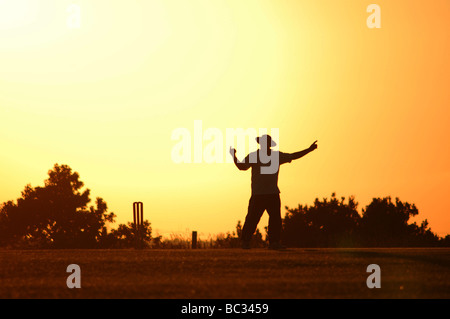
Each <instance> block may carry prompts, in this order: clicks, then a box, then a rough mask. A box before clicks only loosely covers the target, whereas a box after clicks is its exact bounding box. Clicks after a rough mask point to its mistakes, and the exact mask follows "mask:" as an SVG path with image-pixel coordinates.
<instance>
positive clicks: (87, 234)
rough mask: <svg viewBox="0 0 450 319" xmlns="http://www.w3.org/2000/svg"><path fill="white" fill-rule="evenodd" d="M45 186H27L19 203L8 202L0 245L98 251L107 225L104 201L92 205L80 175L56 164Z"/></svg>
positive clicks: (0, 221)
mask: <svg viewBox="0 0 450 319" xmlns="http://www.w3.org/2000/svg"><path fill="white" fill-rule="evenodd" d="M48 175H49V177H48V179H46V180H45V184H44V185H45V186H44V187H34V188H33V187H32V186H31V185H27V186H26V187H25V189H24V191H23V192H22V197H21V198H19V199H17V202H16V203H14V202H13V201H9V202H6V203H4V204H3V205H2V207H1V210H0V245H2V246H12V247H35V248H94V247H96V246H97V243H98V241H99V240H100V238H101V236H102V235H104V232H103V229H104V228H105V225H106V223H107V222H111V223H112V222H114V217H115V215H114V214H113V213H108V212H107V205H106V203H105V201H104V200H103V199H102V198H100V197H99V198H97V199H96V203H95V206H88V205H89V203H90V201H91V200H90V198H89V193H90V191H89V189H84V190H82V188H83V186H84V184H83V182H82V181H80V179H79V175H78V173H77V172H72V169H71V168H70V167H69V166H67V165H58V164H55V165H54V167H53V169H52V170H50V171H49V172H48Z"/></svg>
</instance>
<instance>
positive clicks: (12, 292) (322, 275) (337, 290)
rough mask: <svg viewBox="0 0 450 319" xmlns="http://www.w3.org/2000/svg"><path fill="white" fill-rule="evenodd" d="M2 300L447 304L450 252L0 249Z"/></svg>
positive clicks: (449, 279)
mask: <svg viewBox="0 0 450 319" xmlns="http://www.w3.org/2000/svg"><path fill="white" fill-rule="evenodd" d="M69 264H78V265H79V266H80V267H81V289H69V288H67V285H66V279H67V277H68V276H69V275H70V273H67V272H66V269H67V266H68V265H69ZM369 264H378V265H379V266H380V267H381V288H379V289H376V288H374V289H369V288H368V287H367V285H366V279H367V277H368V276H369V275H370V273H367V272H366V269H367V266H368V265H369ZM0 298H2V299H5V298H180V299H181V298H182V299H191V298H206V299H210V298H214V299H216V298H227V299H230V298H231V299H241V298H246V299H249V298H251V299H260V298H268V299H272V298H276V299H285V298H294V299H299V298H302V299H303V298H357V299H360V298H364V299H365V298H445V299H448V298H450V249H448V248H420V249H417V248H407V249H403V248H393V249H288V250H286V251H269V250H267V249H252V250H241V249H199V250H38V251H33V250H18V251H17V250H0Z"/></svg>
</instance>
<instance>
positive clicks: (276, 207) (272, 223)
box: [242, 194, 281, 244]
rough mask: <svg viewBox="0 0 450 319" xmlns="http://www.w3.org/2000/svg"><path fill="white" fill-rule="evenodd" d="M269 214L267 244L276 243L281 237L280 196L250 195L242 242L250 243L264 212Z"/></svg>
mask: <svg viewBox="0 0 450 319" xmlns="http://www.w3.org/2000/svg"><path fill="white" fill-rule="evenodd" d="M265 210H267V213H268V214H269V231H268V235H269V242H270V243H272V244H273V243H278V242H279V241H280V237H281V201H280V194H261V195H259V194H258V195H252V196H251V197H250V201H249V203H248V213H247V216H246V217H245V223H244V227H243V228H242V240H243V241H250V240H251V238H252V236H253V234H254V233H255V230H256V227H257V226H258V223H259V220H260V219H261V216H262V214H263V213H264V211H265Z"/></svg>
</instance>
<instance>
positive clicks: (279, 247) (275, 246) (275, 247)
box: [269, 242, 286, 250]
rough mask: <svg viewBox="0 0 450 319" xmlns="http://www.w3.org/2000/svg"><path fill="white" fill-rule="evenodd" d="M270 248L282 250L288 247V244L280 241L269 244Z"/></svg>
mask: <svg viewBox="0 0 450 319" xmlns="http://www.w3.org/2000/svg"><path fill="white" fill-rule="evenodd" d="M269 249H273V250H282V249H286V246H284V245H282V244H280V243H279V242H276V243H271V244H269Z"/></svg>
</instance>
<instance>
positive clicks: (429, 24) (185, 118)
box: [0, 0, 450, 238]
mask: <svg viewBox="0 0 450 319" xmlns="http://www.w3.org/2000/svg"><path fill="white" fill-rule="evenodd" d="M373 2H375V3H377V4H378V5H379V6H380V8H381V28H380V29H369V28H368V27H367V25H366V19H367V17H368V16H369V13H367V12H366V8H367V6H368V5H369V4H370V3H373ZM373 2H370V1H357V0H353V1H349V0H348V1H332V0H320V1H299V0H295V1H294V0H292V1H282V2H280V1H260V0H248V1H237V0H232V1H219V0H217V1H200V0H192V1H189V2H187V1H182V0H178V1H175V0H173V1H170V0H169V1H162V0H155V1H153V0H145V1H144V0H142V1H131V2H130V1H129V2H126V1H106V0H95V1H92V0H91V1H87V0H77V1H75V0H73V1H71V0H67V1H62V0H53V1H51V0H45V1H44V0H0V134H1V135H0V136H1V140H0V146H1V150H2V153H1V156H0V202H4V201H7V200H11V199H16V198H17V197H19V196H20V192H21V191H22V190H23V187H24V186H25V185H26V184H28V183H31V184H32V185H33V186H37V185H42V184H43V181H44V179H45V178H46V176H47V175H46V174H47V171H48V170H49V169H51V168H52V166H53V164H54V163H60V164H68V165H69V166H71V167H72V168H73V169H74V170H75V171H77V172H79V173H80V175H81V180H82V181H84V182H85V184H86V186H87V187H88V188H90V189H91V194H92V198H94V197H95V196H101V197H103V198H104V199H105V201H106V202H107V203H108V206H109V208H110V211H113V212H115V213H116V215H117V222H118V223H124V222H127V221H130V220H131V219H132V202H133V201H138V200H139V201H143V202H144V210H145V217H146V218H147V219H149V220H150V221H151V223H152V226H153V229H154V231H155V232H157V233H159V234H170V233H179V232H186V233H187V232H189V231H191V230H198V231H199V235H200V238H202V236H203V237H206V236H208V234H217V233H220V232H227V231H231V230H234V227H235V225H236V222H237V220H238V219H240V220H241V221H243V220H244V218H245V214H246V209H247V204H248V199H249V196H250V172H240V171H238V170H237V169H236V168H235V167H234V165H233V164H230V163H214V164H207V163H200V164H176V163H174V162H173V161H172V159H171V151H172V148H173V147H174V145H175V144H176V142H175V141H173V140H172V139H171V136H172V132H173V131H174V130H175V129H177V128H182V127H184V128H187V129H188V130H191V132H192V133H193V129H194V121H195V120H201V121H202V123H203V128H204V130H206V129H207V128H217V129H219V130H221V131H222V132H223V134H224V135H225V130H226V128H244V129H247V128H255V129H259V128H267V129H268V130H269V132H270V129H271V128H277V129H279V136H280V150H281V151H285V152H294V151H298V150H302V149H304V148H306V147H308V146H309V145H310V144H311V143H312V142H313V141H314V140H316V139H317V140H319V149H318V150H317V151H316V152H314V153H312V154H310V155H308V156H307V157H305V158H303V159H300V160H299V161H297V162H295V163H292V164H289V165H285V166H283V167H282V168H281V171H280V179H279V186H280V189H281V198H282V205H283V206H284V205H288V206H291V207H293V206H296V205H297V204H298V203H302V204H311V203H312V202H313V201H314V198H316V197H319V198H322V197H329V196H330V195H331V193H332V192H336V193H337V195H338V196H349V195H354V196H355V197H356V200H357V201H358V202H359V203H360V206H359V207H360V208H362V207H365V206H366V205H367V204H369V203H370V201H371V198H372V197H381V196H388V195H390V196H392V197H399V198H400V199H401V200H402V201H408V202H411V203H415V204H416V205H417V207H418V208H419V212H420V214H419V216H418V218H417V220H418V221H421V220H423V219H428V221H429V223H430V227H431V229H432V230H433V231H434V232H436V233H437V234H438V235H441V236H444V235H446V234H448V233H450V214H449V212H450V204H449V201H448V200H447V198H448V194H449V191H450V168H449V166H448V164H449V163H450V145H449V144H450V142H449V137H450V125H449V124H450V111H449V101H450V96H449V95H450V93H449V92H450V90H449V74H450V63H449V59H448V57H449V56H450V54H449V53H450V52H449V51H450V44H449V41H448V39H449V36H450V23H449V21H450V2H449V1H447V0H434V1H424V0H422V1H411V0H409V1H378V0H377V1H373ZM72 3H75V4H77V5H78V6H79V7H80V9H81V11H80V13H81V24H80V28H79V29H71V28H69V27H68V25H67V19H68V18H69V15H70V13H68V12H67V8H68V6H69V5H70V4H72ZM224 153H226V150H224ZM238 156H240V157H241V158H242V157H243V156H245V150H242V149H238ZM283 215H284V211H283ZM266 224H267V217H264V219H263V221H262V223H261V224H260V226H261V228H262V227H263V226H265V225H266Z"/></svg>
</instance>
